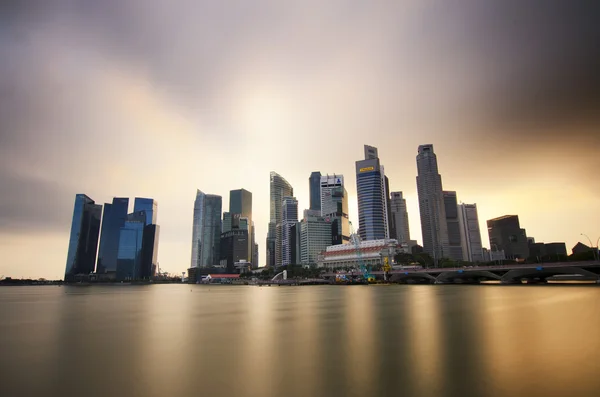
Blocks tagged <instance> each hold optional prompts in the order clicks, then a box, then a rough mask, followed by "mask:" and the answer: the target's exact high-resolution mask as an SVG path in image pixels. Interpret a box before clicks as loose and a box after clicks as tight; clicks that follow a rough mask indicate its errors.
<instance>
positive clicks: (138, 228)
mask: <svg viewBox="0 0 600 397" xmlns="http://www.w3.org/2000/svg"><path fill="white" fill-rule="evenodd" d="M147 217H148V215H147V214H146V212H145V211H138V212H133V213H131V214H129V215H127V219H126V220H125V224H124V225H123V227H122V228H121V231H120V233H119V250H118V252H117V280H120V281H126V280H127V281H130V280H137V279H140V278H141V274H142V252H143V251H142V247H143V243H144V228H145V227H146V221H147Z"/></svg>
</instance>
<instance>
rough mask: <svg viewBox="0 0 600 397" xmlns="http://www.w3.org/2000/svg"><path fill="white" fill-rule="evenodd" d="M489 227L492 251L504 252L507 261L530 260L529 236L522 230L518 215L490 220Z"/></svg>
mask: <svg viewBox="0 0 600 397" xmlns="http://www.w3.org/2000/svg"><path fill="white" fill-rule="evenodd" d="M487 227H488V234H489V237H490V248H491V250H492V251H504V254H505V255H506V259H527V258H529V243H528V241H527V235H526V233H525V229H521V226H520V224H519V216H518V215H505V216H501V217H499V218H494V219H490V220H488V221H487Z"/></svg>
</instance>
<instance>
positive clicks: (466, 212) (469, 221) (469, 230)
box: [458, 204, 483, 262]
mask: <svg viewBox="0 0 600 397" xmlns="http://www.w3.org/2000/svg"><path fill="white" fill-rule="evenodd" d="M458 221H459V225H460V238H461V241H462V250H463V257H464V258H465V260H466V261H469V262H483V246H482V244H481V231H480V230H479V216H478V215H477V204H459V206H458Z"/></svg>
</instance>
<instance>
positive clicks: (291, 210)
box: [281, 197, 298, 266]
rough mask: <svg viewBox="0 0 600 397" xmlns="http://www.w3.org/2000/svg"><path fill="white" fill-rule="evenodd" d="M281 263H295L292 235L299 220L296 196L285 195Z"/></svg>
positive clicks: (284, 264) (282, 208)
mask: <svg viewBox="0 0 600 397" xmlns="http://www.w3.org/2000/svg"><path fill="white" fill-rule="evenodd" d="M281 217H282V220H281V264H282V266H287V265H291V264H295V263H294V258H293V256H292V253H293V252H294V251H295V250H294V247H292V244H293V243H294V241H295V239H293V238H292V236H291V229H292V226H294V225H296V223H297V222H298V200H296V198H295V197H284V198H283V202H282V205H281Z"/></svg>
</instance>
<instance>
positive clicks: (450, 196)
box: [443, 191, 464, 261]
mask: <svg viewBox="0 0 600 397" xmlns="http://www.w3.org/2000/svg"><path fill="white" fill-rule="evenodd" d="M443 196H444V212H445V213H446V228H447V229H448V258H450V259H452V260H455V261H463V260H464V257H463V247H462V239H461V233H460V221H459V216H458V200H457V198H456V192H451V191H444V192H443Z"/></svg>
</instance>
